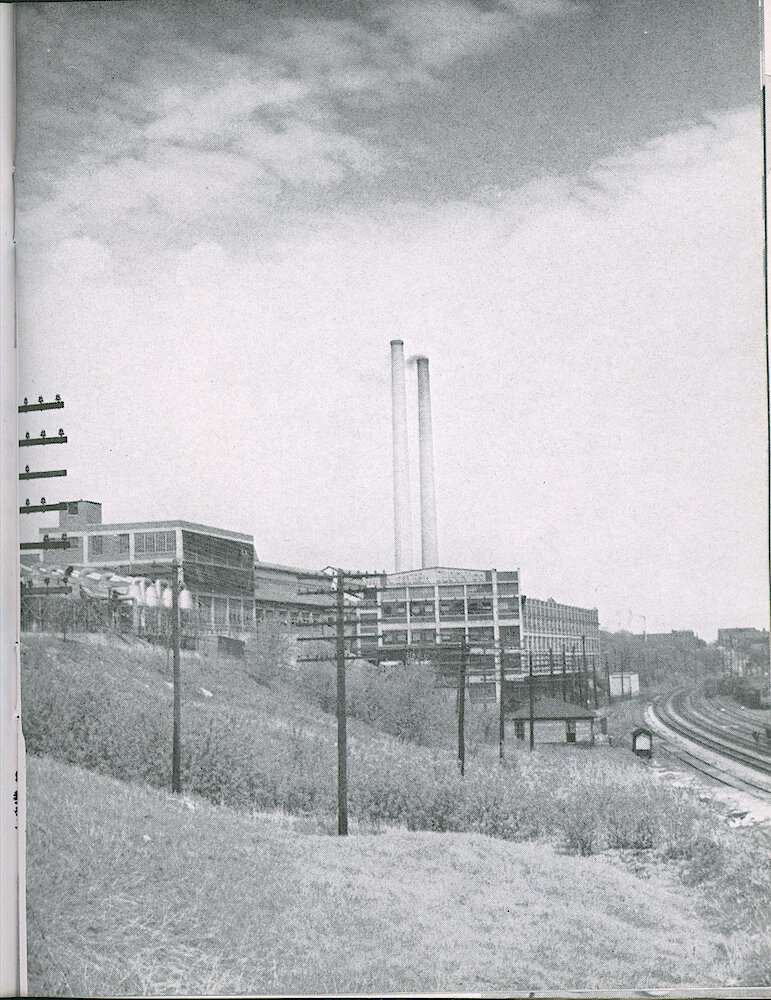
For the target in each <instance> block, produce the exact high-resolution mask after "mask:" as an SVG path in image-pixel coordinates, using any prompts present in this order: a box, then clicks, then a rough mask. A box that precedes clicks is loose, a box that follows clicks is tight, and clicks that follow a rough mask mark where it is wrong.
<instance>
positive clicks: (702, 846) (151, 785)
mask: <svg viewBox="0 0 771 1000" xmlns="http://www.w3.org/2000/svg"><path fill="white" fill-rule="evenodd" d="M269 640H270V637H267V639H266V638H264V639H263V641H262V643H261V644H260V645H258V646H257V647H256V648H255V649H253V650H251V651H250V654H249V657H248V658H247V660H246V661H245V662H243V663H237V662H235V661H228V660H226V661H222V662H214V661H207V660H205V659H201V658H199V657H197V656H195V655H192V654H187V655H185V656H184V658H183V664H182V672H183V676H184V707H183V750H184V752H183V775H182V777H183V786H184V790H185V793H186V795H187V796H188V797H189V798H188V802H189V803H190V804H191V805H194V808H188V806H187V805H185V803H184V802H180V801H179V800H175V799H173V798H172V797H171V796H169V795H168V794H167V789H168V788H169V785H170V757H171V749H170V743H171V685H170V677H171V669H170V664H169V662H168V658H167V656H166V652H165V651H159V650H158V649H153V648H142V647H137V646H132V647H129V646H125V647H121V646H117V645H115V643H114V642H107V641H101V642H100V641H91V640H87V639H85V638H83V639H81V638H78V639H69V640H67V641H62V640H59V639H54V638H51V637H42V636H37V637H28V638H25V643H24V649H23V678H22V679H23V689H22V703H23V718H24V730H25V734H26V738H27V747H28V750H29V751H30V753H31V754H33V755H35V756H34V757H33V759H32V760H31V770H30V779H29V798H30V809H31V822H30V839H29V867H30V902H31V904H32V908H31V923H30V954H31V960H32V968H33V970H35V972H34V977H37V978H36V979H35V978H34V977H33V981H34V982H35V983H36V987H35V988H36V989H43V988H45V989H47V990H48V991H49V992H53V993H56V992H58V991H62V992H74V993H76V994H78V993H83V992H85V993H88V992H91V993H94V992H98V993H103V994H104V993H107V994H109V993H112V992H116V991H117V992H121V991H123V992H143V991H151V992H170V991H179V992H213V991H223V990H229V991H242V992H243V991H246V992H253V991H255V990H265V991H271V990H273V991H278V990H279V989H281V990H283V991H290V992H303V991H306V990H308V989H309V988H311V986H312V985H317V988H318V989H319V990H322V989H329V990H331V991H336V992H340V991H350V990H361V991H370V992H372V991H378V990H398V989H403V990H429V989H430V990H434V991H436V990H441V989H443V990H456V991H457V990H461V989H469V990H470V989H483V990H484V989H492V988H498V989H506V988H515V986H516V988H524V987H526V986H529V987H532V988H536V987H538V986H540V987H543V988H552V987H553V988H557V987H563V986H569V985H571V984H572V985H578V984H583V985H584V986H586V987H591V986H592V985H602V986H607V987H608V988H610V986H611V985H612V984H616V985H619V984H621V983H622V982H624V981H626V982H627V983H634V984H635V985H638V984H648V985H651V986H654V985H655V986H659V985H665V984H669V983H687V982H691V983H693V984H696V983H701V984H707V985H713V984H714V985H721V984H722V985H726V984H729V983H732V982H741V983H744V984H749V985H757V984H758V983H762V982H765V981H768V979H769V977H771V949H770V948H769V935H768V930H769V925H768V912H769V902H770V901H771V865H769V864H768V862H769V860H771V857H770V855H769V849H768V848H769V844H768V841H767V840H766V839H765V838H762V837H755V836H754V835H752V834H749V833H748V832H747V831H734V830H730V829H729V828H728V826H727V824H725V823H724V822H723V820H722V819H721V817H720V816H719V815H718V814H717V813H715V812H714V810H713V809H712V808H710V807H709V806H708V805H706V804H704V803H702V802H700V801H698V800H697V799H696V798H695V797H694V796H692V795H690V794H688V793H686V792H683V791H681V790H678V789H674V788H671V787H669V786H668V785H666V784H665V783H664V782H663V781H661V780H659V779H657V778H656V776H655V775H654V774H652V773H651V772H650V771H649V770H648V768H647V767H646V766H645V765H644V764H643V763H642V762H640V761H639V760H637V759H636V758H635V757H633V756H632V755H631V754H630V753H628V752H626V751H624V750H617V749H614V748H608V747H597V748H595V749H594V750H588V749H583V748H580V747H573V748H570V747H561V748H556V749H551V750H549V749H548V748H542V749H538V750H536V751H535V752H534V753H528V752H527V750H526V749H523V748H522V747H519V746H518V747H509V748H508V749H507V760H506V763H505V766H503V767H502V766H500V764H499V762H498V761H497V758H496V755H495V748H494V746H492V745H491V742H492V739H493V738H494V734H495V727H494V725H491V721H492V723H494V721H495V720H494V716H492V717H491V713H490V711H489V709H487V708H485V707H482V708H479V707H476V708H474V709H471V710H470V712H469V717H470V734H469V757H468V761H467V771H466V777H465V778H461V777H460V775H459V773H458V770H457V766H456V764H455V761H454V756H453V749H452V745H453V740H454V734H455V730H456V717H455V713H454V705H453V700H452V697H451V696H449V697H448V693H447V692H438V693H437V692H436V691H434V690H433V688H432V687H431V685H430V679H428V678H426V677H424V676H421V675H420V674H418V673H415V672H414V671H413V672H405V671H400V670H396V671H391V672H388V671H386V672H383V671H376V670H374V669H373V668H369V667H367V666H364V665H356V666H354V667H352V669H351V671H350V676H349V681H350V683H349V695H350V697H349V712H350V714H351V716H352V718H351V721H350V730H349V731H350V747H349V750H350V753H349V758H350V759H349V776H350V802H351V814H352V825H351V829H352V833H353V834H354V836H353V837H351V838H349V840H348V841H339V840H337V839H335V838H330V837H328V836H326V834H329V833H331V832H333V831H334V829H335V814H334V808H335V778H336V759H335V756H336V750H335V739H336V732H335V723H334V717H333V715H332V714H331V712H330V709H331V708H332V706H333V703H334V697H333V695H334V679H333V678H334V671H333V670H332V669H328V668H327V667H326V666H325V665H319V666H317V667H313V668H310V667H305V668H303V669H302V670H297V669H293V668H292V667H291V666H289V665H288V663H287V662H286V661H285V659H284V657H283V655H282V649H281V646H280V643H279V642H278V640H277V638H276V637H273V640H270V641H269ZM274 640H275V641H274ZM115 779H118V780H115ZM145 821H146V822H145ZM378 832H383V833H385V834H386V836H383V837H374V838H373V834H376V833H378ZM437 833H442V834H443V836H439V837H437V836H436V834H437ZM145 838H149V839H145ZM255 843H258V844H259V848H258V847H255V846H254V845H255ZM220 845H221V846H220ZM263 848H264V851H265V853H262V852H263ZM512 852H513V853H512ZM603 853H604V857H603V858H599V857H597V855H599V854H603ZM512 859H520V860H519V861H517V862H516V864H515V862H514V861H513V860H512ZM523 859H524V860H523ZM539 859H540V860H539ZM610 859H615V860H610ZM619 859H622V860H623V863H624V865H626V868H623V869H622V868H620V867H619V864H620V862H619ZM516 865H519V866H520V867H519V868H517V867H516ZM630 865H631V866H632V867H631V868H630V867H629V866H630ZM512 866H514V867H512ZM523 866H524V867H523ZM544 866H545V867H544ZM525 868H527V871H525ZM531 870H532V872H533V873H534V874H533V876H532V879H531V878H530V875H529V872H530V871H531ZM335 873H338V874H335ZM523 873H524V875H527V878H525V877H524V875H523ZM255 880H257V881H255ZM619 880H622V881H619ZM525 884H527V885H528V886H529V888H528V889H527V892H528V893H529V895H527V896H525V897H522V899H520V897H519V896H518V895H517V893H518V892H519V891H520V890H521V889H522V887H523V885H525ZM345 886H348V888H347V889H346V888H344V887H345ZM159 887H161V888H162V889H163V891H162V892H158V888H159ZM341 887H343V888H341ZM522 891H524V890H523V889H522ZM649 893H652V894H653V895H649ZM635 894H637V895H638V896H639V898H640V899H641V900H642V904H641V907H640V908H639V912H638V911H637V910H635V908H634V905H635V904H634V899H635ZM230 897H232V898H231V899H230V903H228V902H227V900H228V898H230ZM49 899H50V900H51V903H50V904H49V903H48V902H47V901H48V900H49ZM233 900H235V902H233ZM54 901H55V904H54ZM515 901H516V902H515ZM617 904H618V905H617ZM49 905H50V909H49V910H47V909H46V907H47V906H49ZM228 905H230V906H231V907H232V909H233V912H232V914H229V913H228V910H227V907H228ZM646 906H649V907H650V909H649V910H648V911H646ZM252 910H253V911H254V913H255V914H257V915H258V917H259V919H257V918H255V920H250V917H249V914H250V913H251V912H252ZM185 914H189V915H190V916H189V919H188V918H187V917H186V916H185ZM309 915H310V916H309ZM581 921H584V923H585V924H586V927H588V928H589V929H590V932H589V937H590V938H592V936H596V940H594V939H593V938H592V940H591V945H590V944H588V943H583V944H582V943H581V942H580V941H579V938H583V937H585V936H586V933H585V932H584V931H582V930H581ZM638 925H639V926H640V927H643V928H645V933H644V934H642V936H640V937H639V941H640V942H641V944H640V945H639V946H638V943H637V942H636V941H635V940H634V938H633V936H632V935H630V934H629V929H630V928H632V927H638ZM274 927H275V928H278V930H276V931H275V933H274ZM678 927H681V928H686V927H687V932H686V930H682V933H681V931H679V930H678V929H677V928H678ZM228 928H230V929H228ZM499 929H500V934H498V930H499ZM541 931H543V932H544V933H541ZM547 931H548V933H546V932H547ZM659 932H661V933H659ZM689 935H690V936H692V937H693V942H694V943H693V944H690V943H686V942H687V940H688V936H689ZM328 938H329V940H330V941H334V942H335V943H334V945H332V944H328V941H327V939H328ZM627 938H629V940H627ZM124 940H125V941H126V942H127V943H126V945H125V947H124V946H122V945H121V941H124ZM566 942H567V943H566ZM630 942H631V943H630ZM704 942H708V943H709V947H707V944H704ZM643 944H644V948H643ZM525 946H526V947H525ZM523 947H525V952H524V953H525V954H526V956H527V958H526V960H525V959H523V958H521V953H520V949H521V948H523ZM603 949H605V951H606V952H607V954H605V955H604V957H603V958H602V959H601V960H600V958H599V957H598V956H599V955H600V954H601V953H602V951H603ZM641 949H642V950H641ZM514 955H516V961H515V960H514V958H513V957H512V956H514ZM327 960H328V965H327V964H326V963H327ZM520 960H521V961H522V962H524V964H523V965H522V966H521V968H520V965H519V964H518V963H519V962H520ZM319 963H321V965H319ZM322 966H323V967H322ZM699 967H700V968H701V972H700V973H699V975H698V976H697V978H696V979H693V978H690V979H689V977H692V976H693V975H695V973H694V971H693V970H694V969H697V968H699ZM67 970H72V972H71V973H69V972H67ZM67 976H69V977H70V978H69V979H67ZM605 976H608V977H609V978H607V979H605V978H603V977H605ZM143 977H144V978H143ZM271 977H272V978H271ZM303 977H305V978H303ZM571 977H572V978H571ZM624 977H626V979H624ZM646 977H650V978H646ZM68 983H69V985H68ZM84 984H85V985H84ZM121 984H122V985H121ZM207 984H208V985H207ZM309 984H310V985H309ZM474 984H476V985H474ZM491 984H497V985H495V986H493V985H491ZM54 987H55V988H54Z"/></svg>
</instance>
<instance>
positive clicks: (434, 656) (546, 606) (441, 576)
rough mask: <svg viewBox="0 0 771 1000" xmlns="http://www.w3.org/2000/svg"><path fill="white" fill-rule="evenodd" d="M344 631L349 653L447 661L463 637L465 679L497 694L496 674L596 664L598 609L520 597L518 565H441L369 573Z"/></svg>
mask: <svg viewBox="0 0 771 1000" xmlns="http://www.w3.org/2000/svg"><path fill="white" fill-rule="evenodd" d="M346 632H347V635H348V637H349V643H350V644H351V647H352V649H353V650H354V652H356V653H357V654H358V655H360V656H362V657H363V658H366V659H375V660H380V661H384V660H389V659H390V660H394V661H396V660H405V659H407V658H412V659H422V660H428V661H433V662H435V663H440V664H444V665H445V666H447V665H448V664H452V663H453V662H457V661H453V657H452V651H457V650H458V648H459V646H460V643H461V641H462V642H463V643H465V645H466V648H467V651H468V676H469V683H470V685H483V686H486V687H488V688H490V689H491V693H492V691H494V692H495V695H496V697H499V696H500V681H501V676H503V678H504V680H505V681H506V682H509V681H512V682H516V681H521V680H523V679H524V678H525V677H526V676H529V674H530V671H531V669H532V672H533V673H536V674H549V673H553V674H554V675H558V674H559V673H561V672H564V673H566V674H575V673H577V672H580V671H582V670H586V669H587V665H588V664H589V665H591V664H592V663H594V664H595V665H596V666H599V622H598V616H597V611H596V610H595V609H586V608H578V607H574V606H572V605H566V604H557V603H556V602H554V601H537V600H532V599H531V598H525V597H524V596H523V595H522V594H521V593H520V576H519V570H507V571H502V570H496V569H489V570H482V569H462V568H455V567H446V566H442V567H434V568H429V569H416V570H410V571H406V572H402V573H391V574H382V575H380V576H376V577H370V578H368V579H367V580H366V585H365V587H364V588H363V590H362V591H360V592H359V595H358V596H357V597H351V598H350V599H349V603H348V624H347V626H346ZM445 650H446V651H447V652H446V653H445Z"/></svg>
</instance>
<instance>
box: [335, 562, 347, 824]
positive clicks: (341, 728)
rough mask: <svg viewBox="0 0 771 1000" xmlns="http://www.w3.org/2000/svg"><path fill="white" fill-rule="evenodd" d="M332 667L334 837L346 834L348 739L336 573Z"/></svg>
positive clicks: (340, 587)
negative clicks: (334, 669)
mask: <svg viewBox="0 0 771 1000" xmlns="http://www.w3.org/2000/svg"><path fill="white" fill-rule="evenodd" d="M336 588H337V615H336V618H335V627H336V663H337V833H338V836H340V837H345V836H347V834H348V739H347V733H346V714H345V577H344V574H343V571H342V570H338V571H337V578H336Z"/></svg>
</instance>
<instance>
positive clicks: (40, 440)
mask: <svg viewBox="0 0 771 1000" xmlns="http://www.w3.org/2000/svg"><path fill="white" fill-rule="evenodd" d="M39 444H67V435H66V434H55V435H52V436H51V437H47V436H46V437H36V438H33V437H28V438H20V439H19V447H20V448H32V447H34V446H35V445H39Z"/></svg>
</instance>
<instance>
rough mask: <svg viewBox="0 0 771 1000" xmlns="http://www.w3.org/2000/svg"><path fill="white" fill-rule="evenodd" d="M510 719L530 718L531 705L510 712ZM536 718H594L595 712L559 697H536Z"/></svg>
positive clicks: (534, 715) (534, 713) (534, 712)
mask: <svg viewBox="0 0 771 1000" xmlns="http://www.w3.org/2000/svg"><path fill="white" fill-rule="evenodd" d="M509 718H510V719H529V718H530V705H529V704H525V705H523V706H522V707H521V708H518V709H517V710H516V712H512V713H510V714H509ZM533 718H534V719H593V718H594V712H592V711H591V710H590V709H588V708H584V706H583V705H573V704H571V703H570V702H567V701H558V699H557V698H536V700H535V703H534V705H533Z"/></svg>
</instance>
